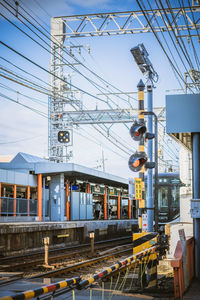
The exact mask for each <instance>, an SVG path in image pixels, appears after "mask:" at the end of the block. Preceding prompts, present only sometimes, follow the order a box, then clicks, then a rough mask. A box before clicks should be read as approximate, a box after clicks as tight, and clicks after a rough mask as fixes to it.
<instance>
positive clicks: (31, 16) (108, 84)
mask: <svg viewBox="0 0 200 300" xmlns="http://www.w3.org/2000/svg"><path fill="white" fill-rule="evenodd" d="M21 9H22V10H23V11H24V12H25V13H26V14H28V16H29V17H30V18H32V19H33V20H34V21H35V22H36V23H37V24H38V25H39V26H40V27H42V28H43V29H44V30H45V31H46V32H47V34H48V35H50V39H53V40H54V41H56V42H57V43H58V44H59V42H58V41H57V39H56V38H55V37H54V36H52V35H51V34H49V31H47V30H46V28H44V27H43V26H42V25H41V24H40V23H39V22H38V21H37V20H36V19H35V18H34V17H33V15H31V14H29V13H28V12H27V10H25V9H24V8H23V7H21ZM29 22H30V20H29ZM30 23H31V22H30ZM35 28H36V29H37V30H39V28H37V27H35ZM39 31H40V30H39ZM40 32H41V31H40ZM41 33H42V34H44V33H43V32H41ZM45 36H46V35H45ZM64 52H65V53H67V54H68V55H69V56H70V57H72V58H73V59H75V60H76V62H78V63H79V64H80V65H82V66H83V67H84V68H85V69H87V70H88V71H89V72H90V73H91V74H93V75H94V76H96V77H97V78H98V79H99V80H101V81H102V82H104V84H106V86H111V87H113V88H114V89H116V90H117V91H119V92H121V93H123V92H122V91H121V90H120V89H119V88H117V87H115V86H114V85H113V84H111V83H110V82H108V81H107V80H105V79H104V78H102V77H101V76H99V75H98V74H97V73H95V72H94V71H93V70H91V69H90V68H88V67H87V66H86V65H84V64H83V63H82V62H81V61H80V60H78V59H77V58H76V57H75V56H74V55H72V54H70V52H69V51H66V49H64ZM117 96H118V95H117ZM118 97H119V96H118ZM119 98H121V97H119ZM130 98H131V99H133V100H135V101H138V100H137V99H136V98H134V97H132V96H131V97H130ZM122 100H124V101H126V100H125V99H122Z"/></svg>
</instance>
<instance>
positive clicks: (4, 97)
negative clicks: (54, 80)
mask: <svg viewBox="0 0 200 300" xmlns="http://www.w3.org/2000/svg"><path fill="white" fill-rule="evenodd" d="M0 97H1V98H2V99H4V100H9V101H11V102H14V103H15V104H18V105H20V106H23V107H24V108H26V109H28V110H31V111H32V112H34V113H36V114H38V115H40V116H42V117H43V118H47V119H48V115H47V114H45V113H43V112H42V111H40V110H37V109H35V108H33V107H31V106H28V105H24V104H23V103H21V102H19V101H17V100H14V99H12V98H11V97H8V96H7V95H5V94H2V93H0ZM76 133H77V134H78V135H80V136H82V137H84V138H86V139H90V141H92V142H93V143H96V144H97V145H104V143H103V142H102V141H101V142H99V143H97V142H96V141H98V139H97V138H96V137H95V139H92V138H91V134H90V135H89V137H88V136H87V137H86V136H84V135H83V134H80V133H79V132H76ZM84 133H85V130H84ZM37 137H39V136H36V137H32V138H30V139H33V138H37ZM28 139H29V138H25V139H21V140H17V141H11V142H0V144H2V145H3V144H12V143H17V142H21V141H25V140H28ZM95 140H96V141H95ZM104 147H105V148H107V149H108V150H109V151H111V152H113V153H115V154H116V155H118V156H120V157H121V158H123V159H127V158H126V157H124V156H122V155H121V154H119V153H118V152H116V151H114V150H112V149H111V148H110V147H108V146H107V145H105V146H104Z"/></svg>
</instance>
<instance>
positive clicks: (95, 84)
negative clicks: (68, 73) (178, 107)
mask: <svg viewBox="0 0 200 300" xmlns="http://www.w3.org/2000/svg"><path fill="white" fill-rule="evenodd" d="M3 1H4V2H6V4H7V5H9V6H10V7H11V8H12V9H14V8H13V7H12V6H11V5H10V4H9V3H8V2H7V1H6V0H3ZM0 4H1V5H2V6H3V7H4V8H6V9H7V10H8V11H9V12H10V13H11V14H13V16H15V17H17V18H18V20H19V21H20V22H22V24H23V25H25V26H26V27H27V28H28V29H29V30H30V31H31V32H33V33H34V34H35V35H36V36H37V37H38V38H39V39H41V40H42V41H43V42H44V43H45V44H46V45H47V46H48V47H50V48H51V46H50V45H49V44H48V43H47V42H46V41H45V40H44V39H42V38H41V37H40V36H39V35H38V34H37V33H35V31H33V30H32V29H31V28H30V27H29V26H28V25H27V24H26V23H24V22H23V21H22V20H21V19H19V17H18V15H20V16H21V17H23V18H24V19H25V20H26V21H27V22H29V23H30V24H31V25H32V26H33V27H34V28H36V29H37V30H38V31H39V32H41V33H42V34H44V33H43V32H42V31H41V30H39V29H38V28H37V27H36V26H35V25H34V24H32V23H31V22H30V21H29V20H28V19H27V18H25V17H24V16H23V15H22V14H20V13H19V12H18V15H17V16H16V15H15V14H14V13H13V12H12V11H10V10H9V9H8V8H7V7H6V6H5V5H3V4H2V3H0ZM1 15H2V14H1ZM2 16H3V17H4V18H5V19H6V20H7V21H8V22H10V23H11V24H12V25H13V26H15V27H16V28H18V29H19V30H20V31H21V32H23V33H24V34H25V35H27V36H28V37H29V38H31V39H32V40H33V41H34V42H36V43H37V44H38V45H40V46H41V47H42V48H43V49H45V50H46V51H48V52H49V53H50V54H51V51H50V50H48V49H47V48H45V47H44V46H43V45H42V44H41V43H39V42H38V41H36V40H35V39H33V38H32V37H31V36H30V35H28V34H27V33H26V32H25V31H23V30H22V29H21V28H19V27H18V26H17V25H16V24H14V23H13V22H12V21H10V20H9V19H7V18H6V17H5V16H4V15H2ZM44 35H45V34H44ZM45 37H46V38H48V39H49V40H50V41H51V39H50V38H49V37H48V36H47V35H45ZM54 39H55V38H54ZM58 45H59V43H58ZM64 52H66V50H65V49H64ZM66 53H67V54H68V55H70V54H69V53H68V52H66ZM70 56H71V57H72V58H74V56H72V55H70ZM74 59H75V58H74ZM75 60H76V61H78V60H77V59H75ZM64 61H66V62H67V63H68V64H69V61H67V60H66V59H64ZM78 63H80V64H82V63H81V62H80V61H78ZM82 65H83V64H82ZM83 66H84V65H83ZM70 67H71V68H72V69H73V70H74V71H76V72H77V73H79V74H80V75H81V76H83V77H84V78H85V79H86V80H88V81H89V82H90V83H91V84H92V85H94V86H95V87H96V88H97V89H98V90H99V91H100V92H102V90H100V89H99V88H98V87H97V86H99V87H101V86H100V85H99V84H97V83H96V82H94V81H93V80H91V79H89V78H88V77H87V76H85V75H84V74H82V73H81V72H80V71H79V70H78V69H77V68H75V67H74V66H70ZM84 67H85V66H84ZM86 68H87V67H86ZM87 69H88V70H89V71H91V70H90V69H89V68H87ZM94 74H95V73H94ZM96 75H97V74H96ZM100 78H101V77H100ZM107 84H109V83H107ZM101 88H102V87H101ZM119 98H120V99H122V100H123V101H126V102H128V101H127V100H125V99H123V98H121V97H119ZM109 100H110V101H111V102H113V103H114V104H115V102H114V101H113V100H111V99H110V98H109ZM101 101H103V100H101ZM103 102H105V101H103ZM106 103H107V102H106ZM107 104H108V103H107ZM129 104H130V103H129ZM115 105H116V104H115Z"/></svg>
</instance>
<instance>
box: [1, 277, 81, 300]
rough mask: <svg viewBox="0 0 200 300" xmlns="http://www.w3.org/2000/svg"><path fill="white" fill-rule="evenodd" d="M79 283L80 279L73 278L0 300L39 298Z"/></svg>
mask: <svg viewBox="0 0 200 300" xmlns="http://www.w3.org/2000/svg"><path fill="white" fill-rule="evenodd" d="M79 281H80V277H74V278H70V279H67V280H64V281H60V282H57V283H53V284H49V285H46V286H43V287H40V288H37V289H35V290H29V291H25V292H23V293H18V294H15V295H13V296H5V297H1V298H0V300H25V299H26V300H27V299H32V298H36V297H39V296H41V295H45V294H48V293H50V292H55V291H56V290H59V289H63V288H66V287H72V286H74V285H77V284H78V282H79Z"/></svg>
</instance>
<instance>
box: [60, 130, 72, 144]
mask: <svg viewBox="0 0 200 300" xmlns="http://www.w3.org/2000/svg"><path fill="white" fill-rule="evenodd" d="M58 141H59V142H60V143H69V142H70V132H69V131H58Z"/></svg>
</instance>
